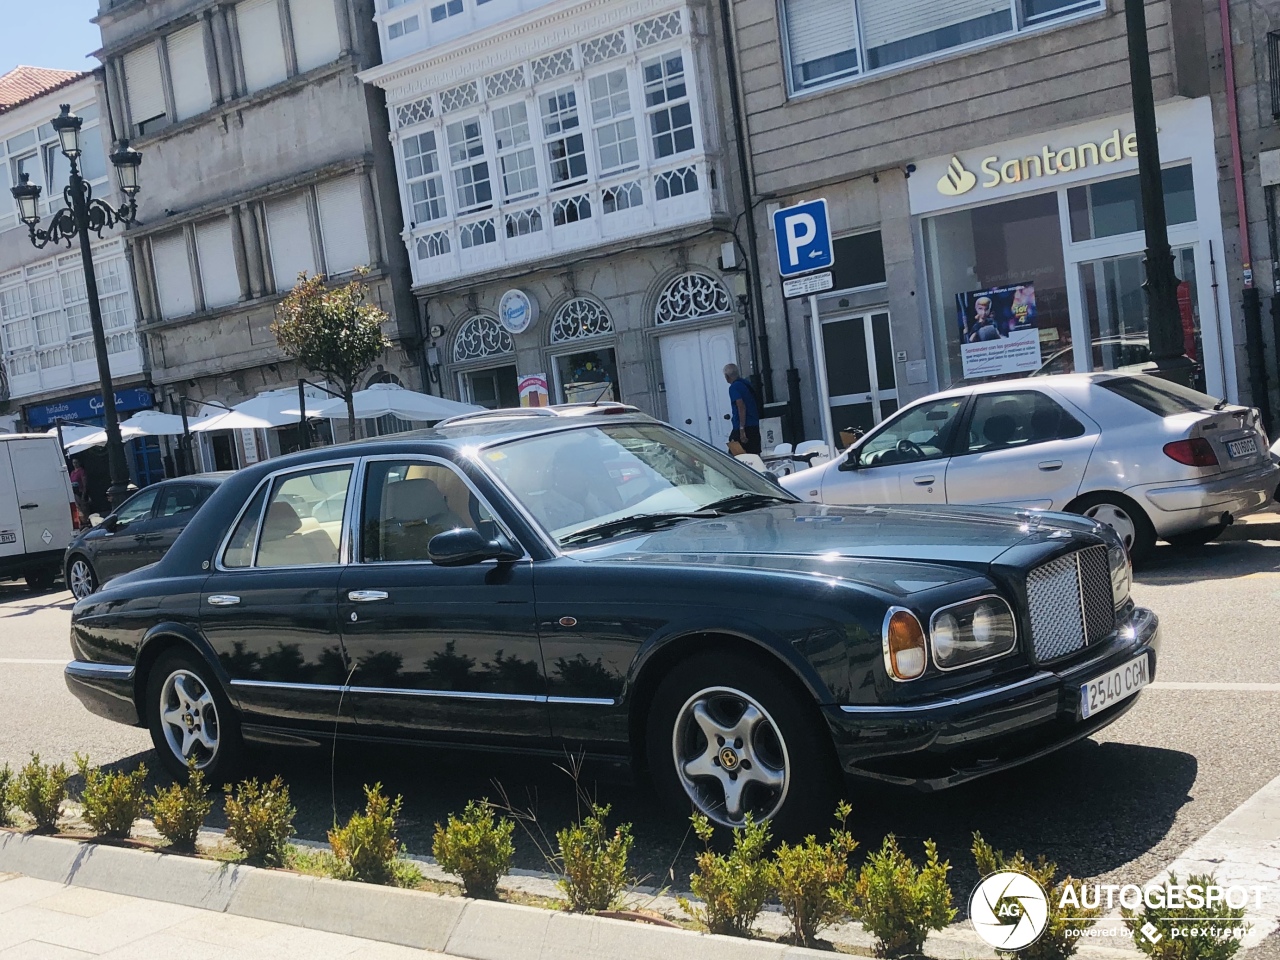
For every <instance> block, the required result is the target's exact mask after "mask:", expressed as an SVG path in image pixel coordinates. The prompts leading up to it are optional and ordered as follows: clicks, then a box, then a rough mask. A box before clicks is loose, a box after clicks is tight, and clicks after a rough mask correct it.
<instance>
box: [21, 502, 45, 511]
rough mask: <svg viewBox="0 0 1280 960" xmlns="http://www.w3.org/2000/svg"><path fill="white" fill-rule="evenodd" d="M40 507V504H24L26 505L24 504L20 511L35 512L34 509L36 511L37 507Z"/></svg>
mask: <svg viewBox="0 0 1280 960" xmlns="http://www.w3.org/2000/svg"><path fill="white" fill-rule="evenodd" d="M38 506H40V504H38V503H24V504H23V505H22V506H21V507H20V508H19V509H22V510H34V509H35V508H36V507H38Z"/></svg>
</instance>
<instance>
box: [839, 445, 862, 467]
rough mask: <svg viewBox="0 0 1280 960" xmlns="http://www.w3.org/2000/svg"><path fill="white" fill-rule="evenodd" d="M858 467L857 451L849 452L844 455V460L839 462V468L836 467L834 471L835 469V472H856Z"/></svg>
mask: <svg viewBox="0 0 1280 960" xmlns="http://www.w3.org/2000/svg"><path fill="white" fill-rule="evenodd" d="M858 466H859V464H858V451H857V450H850V451H849V452H848V453H847V454H846V455H845V458H844V459H843V460H841V461H840V466H839V467H837V468H836V469H837V470H857V469H858Z"/></svg>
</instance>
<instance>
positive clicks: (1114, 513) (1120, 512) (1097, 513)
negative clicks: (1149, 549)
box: [1084, 503, 1138, 552]
mask: <svg viewBox="0 0 1280 960" xmlns="http://www.w3.org/2000/svg"><path fill="white" fill-rule="evenodd" d="M1084 515H1085V516H1086V517H1088V518H1089V519H1091V520H1097V521H1098V522H1099V523H1105V524H1106V525H1107V526H1108V527H1110V528H1111V529H1112V530H1114V531H1115V532H1116V535H1117V536H1119V537H1120V540H1121V542H1122V543H1123V544H1124V548H1125V550H1128V551H1130V552H1132V551H1133V542H1134V540H1136V539H1137V537H1138V527H1137V525H1136V524H1135V523H1134V522H1133V517H1131V516H1129V514H1128V512H1127V511H1125V509H1124V508H1123V507H1119V506H1117V505H1116V504H1114V503H1098V504H1095V505H1094V506H1092V507H1090V508H1089V509H1088V510H1086V511H1085V512H1084Z"/></svg>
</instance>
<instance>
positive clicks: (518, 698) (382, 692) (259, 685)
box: [127, 667, 617, 707]
mask: <svg viewBox="0 0 1280 960" xmlns="http://www.w3.org/2000/svg"><path fill="white" fill-rule="evenodd" d="M127 670H128V671H129V672H130V673H132V672H133V668H132V667H128V668H127ZM231 685H232V686H233V687H248V688H251V689H273V690H297V691H309V692H312V693H352V694H356V693H360V694H374V695H377V696H405V697H433V698H437V699H441V700H492V701H506V702H509V703H553V704H557V705H562V706H590V707H612V706H614V705H615V704H616V703H617V700H614V699H612V698H605V697H549V696H546V695H545V694H540V693H487V692H485V691H480V690H476V691H471V690H415V689H414V688H412V687H361V686H340V685H334V684H321V683H289V682H285V681H275V680H232V681H231Z"/></svg>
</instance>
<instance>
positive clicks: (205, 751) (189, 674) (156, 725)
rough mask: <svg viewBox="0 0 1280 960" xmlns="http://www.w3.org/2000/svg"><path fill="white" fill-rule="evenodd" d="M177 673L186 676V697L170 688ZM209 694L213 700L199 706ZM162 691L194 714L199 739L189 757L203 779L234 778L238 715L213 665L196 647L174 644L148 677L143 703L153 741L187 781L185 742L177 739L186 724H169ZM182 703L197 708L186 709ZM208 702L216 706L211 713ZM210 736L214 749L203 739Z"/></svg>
mask: <svg viewBox="0 0 1280 960" xmlns="http://www.w3.org/2000/svg"><path fill="white" fill-rule="evenodd" d="M177 676H183V678H184V681H185V682H184V684H183V685H182V686H183V687H184V689H185V690H186V693H187V696H186V697H184V696H183V695H182V694H181V693H180V692H179V691H177V690H175V689H174V688H172V687H171V688H169V689H168V690H166V685H167V684H169V682H170V680H171V678H174V677H177ZM192 681H193V682H192ZM205 692H207V693H208V694H209V698H210V699H211V704H210V703H208V702H203V705H202V704H201V702H202V701H204V699H205V698H204V697H203V694H204V693H205ZM162 694H164V695H165V700H166V702H167V703H168V705H169V709H171V710H174V711H175V712H177V713H179V714H186V713H190V714H191V715H192V717H193V722H192V724H191V730H192V734H193V737H196V738H197V739H193V741H192V742H191V744H190V748H191V749H190V754H189V755H194V756H195V757H196V761H197V766H198V769H200V770H201V771H203V773H204V776H205V780H206V781H207V782H209V783H211V784H220V783H226V782H228V781H230V780H233V779H234V778H235V775H236V773H237V771H238V770H239V768H240V765H241V762H242V759H243V756H244V744H243V741H242V740H241V738H240V719H239V717H238V716H236V712H235V709H234V708H233V707H232V706H231V702H230V701H229V700H228V699H227V696H226V694H225V693H224V692H223V690H222V685H221V684H220V683H219V682H218V680H217V678H216V677H215V676H214V675H213V671H212V670H211V669H210V668H209V665H208V664H207V663H205V661H204V660H203V659H202V658H201V657H200V656H199V655H198V654H197V653H196V652H195V651H194V650H191V649H190V648H188V647H174V648H173V649H171V650H166V651H165V652H164V653H162V654H160V656H159V658H158V659H157V660H156V662H155V663H154V664H152V666H151V672H150V673H149V674H148V675H147V693H146V697H147V699H146V703H145V705H144V706H145V710H146V717H147V727H148V729H149V730H150V731H151V742H152V744H153V745H154V746H155V748H156V753H158V754H159V755H160V762H161V763H162V764H163V765H164V767H165V769H166V770H168V771H169V772H170V773H171V774H172V775H173V776H174V777H175V778H177V779H178V780H185V779H186V776H187V765H186V761H185V760H184V759H183V756H182V754H181V747H182V744H180V743H177V742H176V741H177V738H178V736H179V735H180V734H179V731H180V730H181V729H182V728H181V727H179V726H178V725H176V724H166V723H165V721H164V720H163V719H162V712H164V711H163V710H162V703H161V696H162ZM184 701H186V702H188V703H190V704H191V705H192V706H193V707H195V709H190V710H188V709H185V708H184ZM210 705H211V706H212V708H213V710H212V715H211V714H210V710H209V706H210ZM166 728H169V729H170V730H171V732H172V733H173V734H174V740H175V743H174V744H170V742H169V737H168V735H167V734H166ZM200 734H204V738H203V739H199V735H200ZM210 737H212V739H214V741H215V749H213V750H210V749H209V748H208V747H207V746H205V740H207V739H209V738H210ZM184 742H185V740H184Z"/></svg>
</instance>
